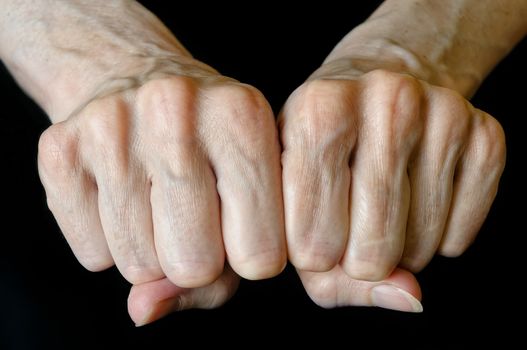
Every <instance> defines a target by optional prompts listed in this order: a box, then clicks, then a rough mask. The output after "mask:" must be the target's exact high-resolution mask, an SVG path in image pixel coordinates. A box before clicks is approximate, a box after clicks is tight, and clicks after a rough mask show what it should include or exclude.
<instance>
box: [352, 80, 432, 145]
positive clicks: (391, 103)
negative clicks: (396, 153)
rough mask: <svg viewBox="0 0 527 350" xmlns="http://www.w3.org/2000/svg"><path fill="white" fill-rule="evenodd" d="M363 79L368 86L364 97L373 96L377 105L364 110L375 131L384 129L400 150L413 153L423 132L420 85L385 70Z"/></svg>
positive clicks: (373, 104)
mask: <svg viewBox="0 0 527 350" xmlns="http://www.w3.org/2000/svg"><path fill="white" fill-rule="evenodd" d="M362 79H364V80H363V82H364V83H365V84H366V87H365V91H364V94H365V96H366V97H369V96H374V97H375V100H376V101H377V102H376V103H368V104H367V105H366V106H365V113H366V114H367V115H369V116H371V117H372V118H373V119H372V121H374V122H375V125H372V127H373V128H378V127H379V126H384V131H385V132H386V131H389V132H390V133H393V134H392V135H391V141H392V142H395V146H396V147H397V149H401V148H404V149H407V151H408V152H410V151H411V149H412V148H413V146H414V145H415V144H416V143H417V142H418V140H419V138H420V135H421V134H422V129H423V120H422V118H421V115H422V113H421V111H420V108H421V100H422V96H423V92H422V87H421V85H420V83H419V82H418V81H417V80H416V79H415V78H412V77H410V76H407V75H403V74H398V73H393V72H389V71H385V70H375V71H372V72H370V73H367V74H366V75H365V76H364V77H363V78H362ZM366 123H368V122H366ZM367 125H369V124H367Z"/></svg>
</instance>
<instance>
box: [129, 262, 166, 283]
mask: <svg viewBox="0 0 527 350" xmlns="http://www.w3.org/2000/svg"><path fill="white" fill-rule="evenodd" d="M122 273H123V276H124V277H125V278H126V280H127V281H128V282H130V283H132V284H141V283H146V282H151V281H155V280H158V279H160V278H162V277H163V273H162V272H161V270H160V269H159V267H157V266H142V265H136V264H131V265H128V266H126V267H125V269H124V270H123V271H122Z"/></svg>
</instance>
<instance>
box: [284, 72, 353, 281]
mask: <svg viewBox="0 0 527 350" xmlns="http://www.w3.org/2000/svg"><path fill="white" fill-rule="evenodd" d="M354 87H355V86H354V85H352V84H350V83H348V84H339V83H336V82H333V81H332V82H326V81H317V82H312V83H309V84H308V85H305V86H303V87H302V88H301V90H300V91H297V92H295V93H294V95H293V97H292V98H291V102H289V103H288V104H286V106H285V108H284V110H283V112H282V115H281V119H282V121H283V122H282V131H281V133H282V145H283V153H282V166H283V173H282V178H283V187H284V210H285V224H286V237H287V245H288V252H289V259H290V261H291V263H292V264H293V265H294V266H295V267H297V268H299V269H301V270H309V271H328V270H331V269H332V268H333V267H334V266H335V265H336V264H337V263H338V262H339V260H340V259H341V257H342V255H343V254H344V249H345V248H346V242H347V239H348V233H349V188H350V172H349V157H350V152H351V149H352V147H353V144H354V142H355V136H356V135H355V128H354V116H355V115H356V111H355V110H354V106H352V105H350V104H349V103H348V101H349V95H352V94H353V93H354V92H355V91H354Z"/></svg>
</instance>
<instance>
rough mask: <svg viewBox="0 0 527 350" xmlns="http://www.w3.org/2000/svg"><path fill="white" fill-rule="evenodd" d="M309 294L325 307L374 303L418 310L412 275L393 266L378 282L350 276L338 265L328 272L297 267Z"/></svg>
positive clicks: (416, 293) (383, 306)
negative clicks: (384, 277) (386, 275)
mask: <svg viewBox="0 0 527 350" xmlns="http://www.w3.org/2000/svg"><path fill="white" fill-rule="evenodd" d="M298 275H299V276H300V279H301V280H302V284H303V285H304V288H305V289H306V292H307V294H308V295H309V297H310V298H311V299H312V300H313V301H314V302H315V303H316V304H318V305H320V306H322V307H325V308H332V307H336V306H378V307H382V308H385V309H392V310H398V311H406V312H422V311H423V307H422V305H421V302H420V300H421V288H420V287H419V283H418V282H417V280H416V279H415V277H414V275H413V274H412V273H410V272H408V271H406V270H403V269H399V268H397V269H395V270H394V271H393V272H392V274H391V275H390V276H388V277H387V278H386V279H384V280H382V281H379V282H369V281H361V280H356V279H352V278H350V277H349V276H348V275H347V274H346V273H345V272H344V270H342V268H341V267H340V266H337V267H335V268H334V269H333V270H331V271H328V272H310V271H298Z"/></svg>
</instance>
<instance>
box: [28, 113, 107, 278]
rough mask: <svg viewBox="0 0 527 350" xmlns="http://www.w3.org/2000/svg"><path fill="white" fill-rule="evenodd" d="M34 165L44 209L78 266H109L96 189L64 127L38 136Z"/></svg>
mask: <svg viewBox="0 0 527 350" xmlns="http://www.w3.org/2000/svg"><path fill="white" fill-rule="evenodd" d="M38 165H39V173H40V178H41V180H42V183H43V185H44V188H45V190H46V197H47V202H48V206H49V208H50V210H51V211H52V213H53V215H54V216H55V219H56V220H57V223H58V225H59V227H60V229H61V231H62V232H63V234H64V237H65V238H66V240H67V241H68V244H69V245H70V247H71V249H72V250H73V253H74V254H75V256H76V257H77V259H78V260H79V262H80V263H81V264H82V265H83V266H84V267H85V268H86V269H88V270H90V271H100V270H104V269H106V268H108V267H110V266H112V265H113V259H112V256H111V254H110V251H109V249H108V246H107V244H106V238H105V236H104V232H103V230H102V226H101V222H100V218H99V208H98V204H97V188H96V186H95V184H94V182H93V181H92V179H91V178H90V176H89V175H88V174H87V173H86V172H85V171H84V169H83V168H82V165H81V163H80V161H79V157H78V139H77V137H76V136H75V135H74V133H73V132H70V131H69V130H68V128H67V127H66V125H65V124H64V123H60V124H55V125H54V126H51V127H50V128H49V129H48V130H46V131H45V132H44V133H43V134H42V136H41V138H40V142H39V156H38Z"/></svg>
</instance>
